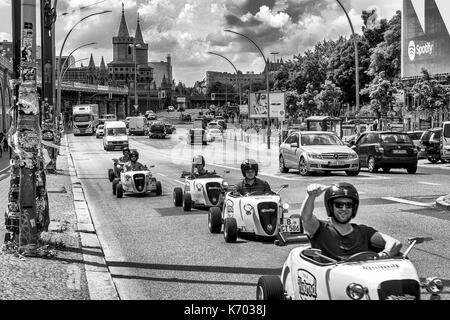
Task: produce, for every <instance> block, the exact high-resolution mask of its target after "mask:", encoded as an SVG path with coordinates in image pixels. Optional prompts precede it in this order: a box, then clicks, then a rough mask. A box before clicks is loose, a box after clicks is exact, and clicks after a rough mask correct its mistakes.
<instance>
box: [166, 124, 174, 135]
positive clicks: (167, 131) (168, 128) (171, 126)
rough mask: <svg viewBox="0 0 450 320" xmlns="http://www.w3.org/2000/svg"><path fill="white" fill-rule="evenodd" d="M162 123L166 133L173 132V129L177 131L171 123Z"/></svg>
mask: <svg viewBox="0 0 450 320" xmlns="http://www.w3.org/2000/svg"><path fill="white" fill-rule="evenodd" d="M164 125H165V127H166V133H167V134H173V133H175V131H177V128H176V127H175V126H174V125H173V124H171V123H166V124H164Z"/></svg>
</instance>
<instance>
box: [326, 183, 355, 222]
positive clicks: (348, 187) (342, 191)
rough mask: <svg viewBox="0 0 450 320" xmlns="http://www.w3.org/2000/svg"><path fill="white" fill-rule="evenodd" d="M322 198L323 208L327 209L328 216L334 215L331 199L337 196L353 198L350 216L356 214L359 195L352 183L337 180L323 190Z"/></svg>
mask: <svg viewBox="0 0 450 320" xmlns="http://www.w3.org/2000/svg"><path fill="white" fill-rule="evenodd" d="M323 198H324V202H325V208H326V209H327V214H328V216H329V217H333V215H334V208H333V201H334V199H337V198H349V199H352V200H353V211H352V218H354V217H355V216H356V212H357V211H358V206H359V195H358V191H357V190H356V188H355V187H354V186H353V185H352V184H350V183H346V182H339V183H336V184H333V185H332V186H331V188H329V189H328V190H327V191H325V195H324V197H323Z"/></svg>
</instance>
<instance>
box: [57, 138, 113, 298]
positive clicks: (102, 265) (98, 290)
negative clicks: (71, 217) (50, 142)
mask: <svg viewBox="0 0 450 320" xmlns="http://www.w3.org/2000/svg"><path fill="white" fill-rule="evenodd" d="M63 141H64V145H65V148H66V154H67V162H68V164H69V173H70V179H71V181H72V193H73V205H74V208H75V213H76V216H77V232H78V233H79V235H80V241H81V249H82V252H83V260H84V262H85V270H86V279H87V282H88V289H89V296H90V298H91V300H120V297H119V294H118V292H117V288H116V286H115V285H114V282H113V280H112V277H111V273H110V271H109V268H108V265H107V264H106V261H105V258H104V253H103V249H102V246H101V243H100V240H99V239H98V236H97V232H96V230H95V227H94V224H93V222H92V218H91V212H90V210H89V206H88V204H87V202H86V199H85V197H84V191H83V184H82V182H81V181H80V179H78V177H77V173H76V169H75V165H74V162H73V158H72V153H71V151H70V147H69V143H68V141H67V135H65V136H64V140H63Z"/></svg>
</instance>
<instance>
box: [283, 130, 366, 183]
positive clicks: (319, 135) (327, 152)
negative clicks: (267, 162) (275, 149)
mask: <svg viewBox="0 0 450 320" xmlns="http://www.w3.org/2000/svg"><path fill="white" fill-rule="evenodd" d="M279 166H280V172H281V173H287V172H289V170H290V169H298V171H299V172H300V174H301V175H302V176H307V175H309V174H310V173H311V172H313V171H345V173H346V174H347V175H349V176H357V175H358V174H359V171H360V166H359V160H358V155H357V154H356V152H355V151H353V150H352V149H350V148H349V147H347V146H346V145H345V144H344V143H343V142H342V140H341V139H339V137H338V136H337V135H336V134H335V133H333V132H315V131H296V132H293V133H291V135H289V136H288V138H287V139H286V140H285V141H284V143H283V144H281V146H280V154H279Z"/></svg>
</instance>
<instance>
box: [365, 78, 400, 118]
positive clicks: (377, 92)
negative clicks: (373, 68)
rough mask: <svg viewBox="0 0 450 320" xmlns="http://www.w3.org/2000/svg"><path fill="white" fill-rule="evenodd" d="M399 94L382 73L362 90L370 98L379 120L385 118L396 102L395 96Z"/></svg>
mask: <svg viewBox="0 0 450 320" xmlns="http://www.w3.org/2000/svg"><path fill="white" fill-rule="evenodd" d="M396 92H397V89H396V87H395V86H394V85H393V84H392V82H391V81H390V80H389V79H387V78H386V75H385V73H384V72H383V71H382V72H380V73H379V74H378V75H376V76H375V78H374V79H373V81H372V82H371V83H370V84H369V85H368V86H367V87H366V88H364V89H363V90H362V94H367V95H368V96H369V97H370V104H371V107H372V110H373V111H374V112H375V113H376V114H377V115H378V118H385V117H386V116H387V113H388V112H389V110H390V107H391V105H392V103H393V102H394V101H395V98H394V96H393V94H394V93H396Z"/></svg>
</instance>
